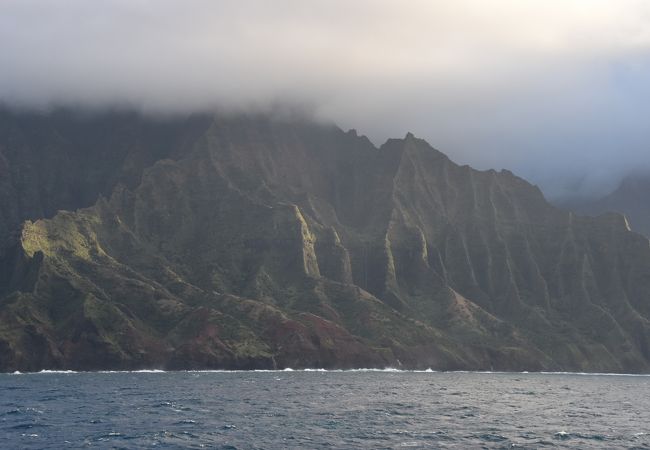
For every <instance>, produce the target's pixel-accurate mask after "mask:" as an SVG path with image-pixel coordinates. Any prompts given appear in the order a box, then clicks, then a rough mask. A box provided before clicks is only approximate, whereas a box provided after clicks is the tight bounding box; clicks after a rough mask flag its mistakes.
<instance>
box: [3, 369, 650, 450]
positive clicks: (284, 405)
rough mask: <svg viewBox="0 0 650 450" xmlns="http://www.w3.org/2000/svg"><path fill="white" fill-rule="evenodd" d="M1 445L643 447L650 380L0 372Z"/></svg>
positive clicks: (648, 435) (647, 439)
mask: <svg viewBox="0 0 650 450" xmlns="http://www.w3.org/2000/svg"><path fill="white" fill-rule="evenodd" d="M0 447H1V448H86V447H91V448H93V447H94V448H223V449H234V448H237V449H239V448H242V449H248V448H265V449H273V448H373V449H375V448H399V447H413V448H423V447H431V448H448V447H449V448H452V447H455V448H481V447H484V448H544V447H549V448H552V447H570V448H649V449H650V377H643V376H597V375H551V374H548V375H543V374H486V373H422V372H420V373H414V372H172V373H71V374H62V373H41V374H23V375H0Z"/></svg>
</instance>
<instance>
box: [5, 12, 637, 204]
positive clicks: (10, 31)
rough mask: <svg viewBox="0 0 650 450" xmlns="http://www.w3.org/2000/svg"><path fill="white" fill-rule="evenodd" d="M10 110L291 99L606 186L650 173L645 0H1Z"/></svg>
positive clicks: (383, 133) (383, 129)
mask: <svg viewBox="0 0 650 450" xmlns="http://www.w3.org/2000/svg"><path fill="white" fill-rule="evenodd" d="M0 101H2V102H4V103H9V104H11V105H18V106H21V107H29V108H47V107H50V106H52V105H81V106H84V107H103V106H106V105H109V106H129V107H135V108H138V109H140V110H143V111H149V112H159V111H162V112H186V111H194V110H205V109H215V108H222V109H223V108H227V109H231V108H235V109H255V108H266V107H268V106H269V105H272V104H289V105H298V106H300V107H301V108H304V109H305V110H308V111H311V113H313V114H314V115H315V116H316V117H320V118H323V119H327V120H334V121H335V122H336V123H338V124H339V125H340V126H341V127H343V128H356V129H357V130H359V132H360V133H363V134H366V135H368V136H369V137H370V138H371V139H372V140H373V141H374V142H376V143H378V144H381V143H382V142H383V141H384V140H385V139H386V138H387V137H389V136H396V137H401V136H403V135H404V134H405V133H406V132H407V131H412V132H414V133H415V134H416V135H418V136H420V137H423V138H425V139H427V140H428V141H429V142H430V143H431V144H432V145H433V146H435V147H437V148H438V149H440V150H441V151H443V152H445V153H447V154H449V155H450V156H451V157H452V159H454V160H456V161H458V162H460V163H469V164H472V165H474V166H476V167H478V168H488V167H494V168H502V167H505V168H509V169H512V170H514V171H515V172H517V173H519V174H521V175H522V176H524V177H526V178H528V179H530V180H531V181H533V182H535V183H538V184H540V185H541V186H542V187H543V188H544V190H545V191H546V192H547V194H549V195H550V196H554V195H557V194H559V193H562V192H564V191H566V190H577V191H578V192H588V191H594V190H596V191H597V190H601V191H602V190H607V189H608V188H610V187H611V186H612V185H613V184H615V183H616V182H617V180H618V179H619V177H620V176H621V174H623V173H625V172H626V171H629V170H631V169H638V168H649V167H650V126H649V122H648V117H650V1H635V0H539V1H537V0H447V1H435V0H428V1H418V0H393V1H389V0H354V1H351V0H327V1H325V0H323V1H318V0H312V1H305V0H295V1H290V0H273V1H268V0H259V1H248V0H236V1H208V0H205V1H200V0H177V1H168V0H106V1H102V0H95V1H89V0H71V1H68V0H1V1H0Z"/></svg>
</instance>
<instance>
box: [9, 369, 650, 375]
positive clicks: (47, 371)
mask: <svg viewBox="0 0 650 450" xmlns="http://www.w3.org/2000/svg"><path fill="white" fill-rule="evenodd" d="M286 372H296V373H364V372H369V373H372V372H377V373H437V374H479V375H480V374H489V375H571V376H574V375H577V376H606V377H650V374H643V373H610V372H560V371H556V372H555V371H554V372H547V371H541V372H529V371H522V372H506V371H496V370H447V371H445V370H433V369H431V368H428V369H412V370H407V369H398V368H395V367H385V368H383V369H380V368H358V369H324V368H306V369H293V368H290V367H287V368H284V369H255V370H239V369H238V370H228V369H196V370H163V369H140V370H97V371H76V370H50V369H44V370H41V371H40V372H20V371H18V370H16V371H15V372H7V373H5V375H43V374H63V375H68V374H98V373H99V374H115V373H146V374H164V373H286Z"/></svg>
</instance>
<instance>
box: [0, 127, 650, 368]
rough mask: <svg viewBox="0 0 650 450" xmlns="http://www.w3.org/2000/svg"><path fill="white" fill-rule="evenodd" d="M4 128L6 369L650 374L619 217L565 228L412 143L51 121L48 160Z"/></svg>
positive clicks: (642, 269)
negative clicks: (73, 158)
mask: <svg viewBox="0 0 650 450" xmlns="http://www.w3.org/2000/svg"><path fill="white" fill-rule="evenodd" d="M8 117H10V118H11V120H12V121H13V122H11V123H13V124H14V125H12V127H8V126H5V127H4V128H2V130H1V132H0V172H2V171H5V172H2V173H11V174H12V176H11V177H3V178H2V180H0V199H1V201H2V202H3V203H2V211H3V213H2V216H0V219H2V220H0V223H3V224H4V227H5V231H4V241H5V242H6V244H5V245H4V246H3V250H0V269H1V272H0V370H5V371H10V370H39V369H43V368H70V369H107V368H111V369H133V368H143V367H159V368H273V367H278V368H281V367H342V368H345V367H384V366H394V367H398V366H401V367H420V368H427V367H431V368H435V369H494V370H580V371H627V372H630V371H648V370H649V369H650V322H649V321H648V318H650V298H649V297H650V245H649V242H648V240H647V239H646V238H644V237H642V236H640V235H638V234H635V233H633V232H630V231H629V230H628V228H627V226H626V223H625V220H624V219H623V218H622V216H617V215H608V216H603V217H600V218H598V219H591V218H582V217H577V216H574V215H573V214H571V213H568V212H564V211H562V210H559V209H555V208H553V207H552V206H550V205H549V204H548V203H547V202H546V201H545V200H544V198H543V196H542V194H541V193H540V192H539V190H538V189H537V188H536V187H534V186H531V185H530V184H528V183H527V182H525V181H524V180H522V179H520V178H517V177H516V176H514V175H513V174H511V173H509V172H507V171H501V172H495V171H486V172H480V171H476V170H473V169H471V168H469V167H467V166H462V167H461V166H458V165H456V164H454V163H453V162H451V161H450V160H449V159H448V158H447V157H446V156H445V155H443V154H442V153H440V152H438V151H437V150H435V149H433V148H431V147H430V146H429V145H428V144H427V143H426V142H424V141H422V140H419V139H416V138H415V137H413V136H412V135H410V134H409V135H407V136H406V137H405V138H404V139H394V140H389V141H388V142H387V143H386V144H384V145H383V146H382V147H380V148H376V147H374V146H373V145H372V144H371V143H370V142H369V141H368V140H367V139H366V138H364V137H359V136H357V135H356V133H355V132H348V133H344V132H342V131H341V130H339V129H338V128H335V127H328V126H322V125H316V124H311V123H300V122H286V121H284V122H283V121H274V120H271V119H268V118H264V117H237V118H222V117H220V118H215V119H210V120H208V119H206V118H195V119H192V120H186V121H171V120H170V121H168V122H166V123H149V122H147V121H146V120H144V119H141V118H137V117H132V118H131V119H129V120H125V119H123V118H121V117H120V116H119V115H117V116H116V117H112V116H111V117H106V116H97V117H94V118H93V119H92V120H93V123H94V124H95V126H97V127H99V125H98V124H102V126H103V127H104V128H103V129H106V130H112V131H111V132H110V133H108V132H107V134H105V135H101V133H96V132H95V131H93V130H92V129H91V130H88V128H87V127H86V126H84V125H83V121H80V119H77V118H75V117H68V116H66V117H64V118H59V119H58V120H59V121H60V122H56V121H55V120H54V119H53V118H52V117H50V116H46V117H41V118H39V120H40V121H41V125H42V127H49V128H48V129H50V128H51V129H52V130H54V131H52V133H53V134H52V135H56V134H57V132H56V130H57V129H58V128H62V129H63V130H64V131H61V132H58V133H60V134H61V135H62V136H64V137H65V139H63V140H62V141H61V142H59V143H58V144H57V145H56V146H50V147H48V146H47V145H46V144H47V142H49V140H50V136H51V135H50V134H48V135H47V136H48V139H45V140H38V141H37V140H34V139H35V138H31V137H30V136H31V134H30V133H31V132H32V131H31V130H33V129H34V128H33V127H32V125H31V122H30V121H29V120H27V119H26V118H24V117H16V116H10V115H8ZM30 120H32V121H34V120H36V119H33V118H31V119H30ZM86 120H88V119H86ZM120 120H123V121H124V122H128V123H130V124H131V125H129V126H130V127H131V128H130V129H131V131H130V132H129V133H124V132H120V128H119V127H116V126H115V124H116V123H122V122H120ZM25 123H26V124H27V125H25ZM21 124H22V125H21ZM43 124H45V125H43ZM19 125H20V126H21V127H22V128H21V130H22V133H23V135H24V136H25V137H23V141H25V142H28V143H31V144H24V147H21V148H22V150H21V149H16V148H15V147H12V146H13V145H14V143H15V142H16V141H15V138H12V136H14V135H15V131H14V132H8V131H7V130H8V129H10V130H15V128H16V127H18V126H19ZM100 128H101V127H100ZM145 129H146V130H148V133H149V134H148V135H147V136H149V138H147V139H145V138H143V137H142V135H141V133H144V131H142V130H145ZM71 130H72V131H71ZM12 133H13V134H12ZM34 133H36V134H38V133H40V131H38V132H34ZM66 133H67V134H66ZM79 133H86V134H85V135H84V136H85V137H84V138H83V139H82V138H80V137H79ZM120 133H122V134H120ZM107 136H110V137H111V138H110V140H109V141H108V142H106V140H105V138H106V137H107ZM12 139H13V140H12ZM30 139H31V140H30ZM70 142H72V143H75V145H76V147H74V148H75V149H77V150H75V151H77V152H81V153H83V159H84V161H86V162H85V163H83V164H82V163H76V162H75V163H74V164H71V163H70V156H69V155H70V154H71V152H72V150H71V149H70V147H69V146H70V145H72V144H69V143H70ZM98 149H99V150H98ZM97 151H99V152H100V154H101V155H104V156H103V157H104V158H105V159H107V160H110V161H111V163H110V164H109V163H104V164H99V163H97V161H96V160H95V156H94V155H95V152H97ZM25 152H26V153H28V154H30V155H32V156H30V158H31V159H27V160H26V159H25V156H24V154H25ZM34 155H36V156H34ZM38 155H46V156H47V157H48V158H50V159H51V164H50V169H51V171H53V172H54V173H56V171H64V172H65V174H66V176H65V177H62V178H56V177H55V178H52V179H51V178H48V177H49V176H50V175H48V173H49V172H48V171H47V170H44V171H42V173H41V172H38V170H36V169H35V167H36V166H38V165H39V164H41V165H42V164H44V163H43V162H42V161H41V160H40V159H39V156H38ZM26 161H28V162H26ZM132 161H138V163H137V164H135V163H132ZM93 164H94V165H93ZM89 167H94V169H92V170H96V172H97V173H96V176H94V177H90V176H89V175H88V170H91V169H89ZM127 169H128V170H127ZM36 172H38V173H39V176H34V178H33V179H31V181H32V182H33V183H35V185H32V184H31V183H27V184H29V188H27V187H25V186H24V184H20V182H19V181H20V180H22V179H24V178H20V176H19V175H20V174H23V173H30V174H33V173H36ZM127 172H128V173H127ZM16 174H18V175H16ZM46 179H47V180H50V179H51V183H50V184H48V183H47V182H45V181H43V180H46ZM100 181H101V182H100ZM70 186H77V187H76V188H75V189H82V190H83V196H81V197H79V196H76V197H75V196H72V197H70V196H66V195H63V194H61V191H62V190H66V189H68V190H70V189H72V188H70ZM72 191H74V189H72ZM74 192H76V191H74ZM80 195H81V194H80ZM90 197H93V200H92V201H87V200H88V198H90ZM17 199H19V200H17ZM34 199H38V202H40V203H39V206H38V208H36V207H31V206H29V205H30V202H31V201H32V200H34ZM34 201H36V200H34ZM43 205H47V207H45V206H43ZM80 207H83V209H76V208H80ZM63 209H76V210H74V211H59V212H58V213H56V214H53V215H52V214H51V213H52V211H56V210H63ZM50 216H51V217H50ZM46 217H49V218H46ZM25 219H29V220H27V221H25V222H23V223H22V225H19V226H18V225H17V224H18V223H20V222H21V221H23V220H25ZM13 230H17V231H13Z"/></svg>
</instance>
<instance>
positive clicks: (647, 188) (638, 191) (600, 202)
mask: <svg viewBox="0 0 650 450" xmlns="http://www.w3.org/2000/svg"><path fill="white" fill-rule="evenodd" d="M649 196H650V174H648V173H643V172H641V173H635V174H630V175H628V176H626V177H625V178H623V180H621V183H620V184H619V186H618V187H617V188H616V189H615V190H614V191H613V192H610V193H609V194H607V195H605V196H604V197H601V198H596V199H588V200H582V201H573V202H568V203H567V204H566V205H563V206H564V207H566V208H569V209H572V210H574V211H576V212H578V213H580V214H589V215H598V214H604V213H607V212H617V213H620V214H624V215H625V216H626V217H627V219H628V220H629V223H630V227H631V228H632V229H633V230H634V231H637V232H639V233H642V234H643V235H645V236H650V204H649V203H648V197H649Z"/></svg>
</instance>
